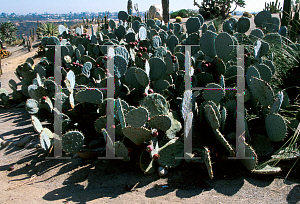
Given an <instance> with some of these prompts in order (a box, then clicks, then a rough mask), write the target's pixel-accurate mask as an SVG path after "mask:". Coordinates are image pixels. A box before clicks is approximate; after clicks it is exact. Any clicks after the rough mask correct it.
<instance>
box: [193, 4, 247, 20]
mask: <svg viewBox="0 0 300 204" xmlns="http://www.w3.org/2000/svg"><path fill="white" fill-rule="evenodd" d="M233 3H235V8H234V9H233V10H230V9H231V4H233ZM245 5H246V3H245V0H216V1H214V0H203V2H202V5H201V6H200V5H199V4H198V3H197V2H196V0H194V6H197V7H198V8H199V13H201V11H204V12H207V13H209V14H210V13H211V11H213V12H212V13H216V14H220V15H221V16H222V19H226V18H227V17H228V15H229V14H230V13H232V12H234V11H235V10H236V8H237V7H238V6H239V7H243V8H244V6H245Z"/></svg>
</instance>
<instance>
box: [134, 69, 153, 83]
mask: <svg viewBox="0 0 300 204" xmlns="http://www.w3.org/2000/svg"><path fill="white" fill-rule="evenodd" d="M134 75H135V77H136V80H137V81H138V82H139V83H140V85H141V86H142V87H147V86H148V85H149V83H150V80H149V77H148V76H147V73H146V72H145V71H144V70H142V69H140V68H136V69H135V72H134Z"/></svg>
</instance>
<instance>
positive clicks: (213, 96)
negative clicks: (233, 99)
mask: <svg viewBox="0 0 300 204" xmlns="http://www.w3.org/2000/svg"><path fill="white" fill-rule="evenodd" d="M206 88H207V89H206V90H204V91H203V97H204V99H205V100H206V101H213V102H215V103H216V104H219V103H220V101H221V99H222V98H223V97H224V96H225V90H224V89H222V87H221V86H220V85H219V84H215V83H210V84H207V85H206ZM216 89H219V90H216Z"/></svg>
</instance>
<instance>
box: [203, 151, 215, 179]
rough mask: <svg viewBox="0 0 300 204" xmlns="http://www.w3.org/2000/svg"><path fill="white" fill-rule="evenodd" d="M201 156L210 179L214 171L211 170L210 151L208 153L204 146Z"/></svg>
mask: <svg viewBox="0 0 300 204" xmlns="http://www.w3.org/2000/svg"><path fill="white" fill-rule="evenodd" d="M202 156H203V157H204V163H205V166H206V169H207V172H208V176H209V178H210V179H212V178H213V177H214V173H213V170H212V164H211V159H210V153H209V149H208V148H207V147H204V150H203V153H202Z"/></svg>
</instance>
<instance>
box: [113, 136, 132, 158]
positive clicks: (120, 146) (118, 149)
mask: <svg viewBox="0 0 300 204" xmlns="http://www.w3.org/2000/svg"><path fill="white" fill-rule="evenodd" d="M115 154H116V156H117V157H123V159H122V160H123V161H130V156H129V151H128V149H127V147H126V146H125V145H124V143H123V142H121V141H117V142H116V143H115Z"/></svg>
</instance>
